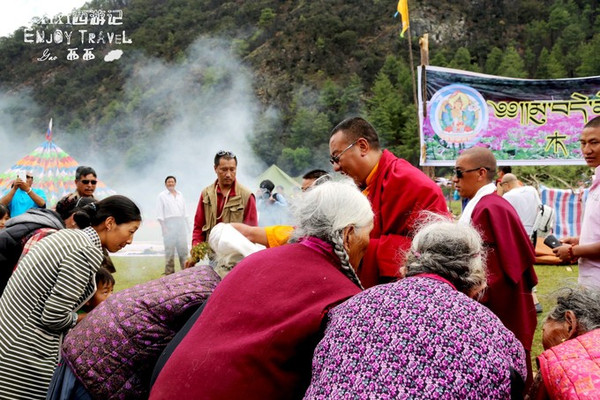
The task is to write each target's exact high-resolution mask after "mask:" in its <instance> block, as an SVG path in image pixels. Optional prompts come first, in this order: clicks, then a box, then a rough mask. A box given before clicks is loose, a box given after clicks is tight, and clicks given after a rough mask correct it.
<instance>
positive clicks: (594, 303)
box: [548, 287, 600, 333]
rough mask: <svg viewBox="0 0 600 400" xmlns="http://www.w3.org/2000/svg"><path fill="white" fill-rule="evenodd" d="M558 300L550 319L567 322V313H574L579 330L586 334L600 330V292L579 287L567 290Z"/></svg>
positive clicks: (563, 291)
mask: <svg viewBox="0 0 600 400" xmlns="http://www.w3.org/2000/svg"><path fill="white" fill-rule="evenodd" d="M561 293H562V294H561V295H559V296H558V297H557V299H556V307H555V308H554V310H552V311H551V312H550V314H548V318H550V319H553V320H555V321H558V322H563V321H564V320H565V313H566V312H567V311H572V312H573V314H575V317H576V318H577V329H578V331H579V332H582V333H585V332H589V331H591V330H594V329H597V328H600V291H599V290H598V289H592V288H586V287H579V288H576V289H573V288H565V289H562V290H561Z"/></svg>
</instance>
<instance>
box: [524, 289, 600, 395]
mask: <svg viewBox="0 0 600 400" xmlns="http://www.w3.org/2000/svg"><path fill="white" fill-rule="evenodd" d="M556 302H557V305H556V308H554V310H552V311H551V312H550V314H548V318H546V321H545V322H544V326H543V328H542V345H543V346H544V349H545V351H544V352H543V353H542V354H541V355H540V356H539V357H538V364H539V373H538V375H537V377H536V379H535V382H534V385H533V387H532V389H531V391H530V394H529V395H530V396H529V398H530V399H535V400H542V399H598V398H600V291H598V289H589V288H588V289H586V288H577V289H565V291H564V293H562V294H561V295H560V296H559V297H558V298H557V301H556Z"/></svg>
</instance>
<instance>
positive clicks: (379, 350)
mask: <svg viewBox="0 0 600 400" xmlns="http://www.w3.org/2000/svg"><path fill="white" fill-rule="evenodd" d="M483 264H484V263H483V260H482V258H481V239H480V237H479V235H478V233H477V232H476V231H475V230H474V229H473V228H471V227H469V226H463V225H457V224H456V223H454V222H451V221H447V220H445V221H437V222H434V223H430V224H428V225H425V227H424V228H422V229H421V230H420V231H419V232H418V233H417V235H416V236H415V238H414V240H413V242H412V246H411V249H410V252H409V254H407V262H406V278H405V279H403V280H401V281H398V282H395V283H390V284H386V285H379V286H376V287H373V288H370V289H369V290H366V291H364V292H362V293H360V294H358V295H357V296H355V297H353V298H351V299H350V300H348V301H346V302H345V303H343V304H341V305H339V306H337V307H335V308H334V309H333V310H331V311H330V313H329V321H328V325H327V329H326V331H325V335H324V338H323V339H322V340H321V342H320V343H319V345H318V346H317V348H316V350H315V354H314V359H313V376H312V381H311V385H310V387H309V389H308V391H307V393H306V396H305V398H306V399H341V398H344V399H366V398H372V399H442V398H443V399H462V398H464V399H509V398H511V394H512V395H516V397H518V396H521V398H522V394H521V393H518V392H519V391H520V390H522V388H523V386H524V383H523V382H524V379H525V377H526V366H525V352H524V350H523V346H522V345H521V343H520V342H519V341H518V340H517V339H516V338H515V336H514V334H513V333H512V332H510V331H509V330H508V329H506V328H505V327H504V325H503V324H502V322H500V320H499V319H498V318H497V317H496V316H495V315H494V314H493V313H492V312H491V311H489V310H488V309H487V308H486V307H484V306H483V305H481V304H479V303H478V302H476V301H475V300H473V299H472V298H473V297H477V296H478V295H479V294H480V293H481V291H482V290H483V289H484V288H485V286H486V275H485V270H484V265H483Z"/></svg>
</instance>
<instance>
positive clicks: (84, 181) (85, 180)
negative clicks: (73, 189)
mask: <svg viewBox="0 0 600 400" xmlns="http://www.w3.org/2000/svg"><path fill="white" fill-rule="evenodd" d="M81 183H83V184H84V185H89V184H90V183H91V184H92V185H95V184H96V183H98V181H95V180H89V179H82V180H81Z"/></svg>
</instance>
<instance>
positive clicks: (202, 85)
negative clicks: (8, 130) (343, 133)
mask: <svg viewBox="0 0 600 400" xmlns="http://www.w3.org/2000/svg"><path fill="white" fill-rule="evenodd" d="M409 4H410V8H411V16H410V20H411V33H412V38H413V40H412V42H413V50H414V57H415V62H416V63H418V62H419V49H418V38H419V37H420V36H421V35H423V34H424V33H429V35H430V63H431V64H432V65H438V66H448V67H453V68H460V69H466V70H472V71H480V72H484V73H490V74H498V75H504V76H512V77H526V78H565V77H576V76H589V75H599V74H600V19H599V18H598V10H599V7H600V6H599V4H598V1H597V0H571V1H566V0H455V1H445V0H438V1H436V2H426V1H420V0H419V1H409ZM395 7H396V3H395V2H394V1H391V0H390V1H388V0H386V1H382V0H367V1H364V0H361V1H359V0H346V1H341V0H328V1H306V0H300V1H289V0H285V1H275V0H253V1H241V0H238V1H223V0H167V1H165V0H95V1H92V2H90V3H88V5H87V7H85V8H91V9H106V10H114V9H122V10H123V26H119V27H114V26H113V27H109V28H108V31H111V32H113V33H119V32H122V31H123V30H125V31H126V33H127V36H128V37H129V38H130V40H131V44H129V45H128V47H127V48H128V50H127V51H126V52H125V53H124V55H123V58H122V59H121V60H119V62H103V61H102V60H100V59H96V60H92V61H89V62H87V63H84V62H70V61H68V60H65V59H58V60H56V61H53V62H54V64H53V66H52V68H48V64H47V63H41V62H35V60H36V58H37V57H39V56H40V54H41V51H42V50H43V48H44V44H40V45H31V44H30V43H25V42H24V36H23V31H22V30H19V31H16V32H15V34H14V35H13V36H11V37H8V38H2V39H0V85H1V87H2V89H3V90H4V91H8V92H9V93H13V94H18V93H30V95H31V96H32V97H33V99H34V100H35V101H36V103H37V104H38V105H39V107H38V108H36V109H34V110H27V112H24V111H25V110H22V109H15V110H9V111H10V112H13V113H15V114H20V115H22V116H25V118H28V119H29V120H30V121H31V122H34V123H35V124H37V125H38V126H43V125H44V124H45V123H46V122H47V120H48V118H49V117H50V116H52V117H54V118H55V119H56V120H58V121H61V122H62V127H63V129H64V130H65V131H68V132H73V134H77V135H81V134H83V133H82V132H84V133H85V135H87V136H86V140H88V141H89V142H90V143H92V144H93V145H94V146H106V147H107V148H108V147H115V146H118V147H120V148H122V149H129V151H127V152H126V153H125V154H126V158H127V159H126V162H127V163H128V164H129V165H132V166H136V165H142V164H144V163H147V162H149V161H150V160H152V159H153V157H154V154H153V152H157V151H160V148H158V147H156V146H152V145H150V144H151V143H153V140H156V139H157V136H158V135H160V133H161V130H162V128H163V127H165V126H167V125H169V124H170V123H171V122H172V119H173V118H176V115H177V112H176V111H175V110H174V109H173V108H171V107H170V106H169V102H166V103H164V104H163V105H162V106H161V107H160V108H154V107H149V106H148V105H147V104H145V103H144V99H145V96H147V93H148V91H152V90H157V89H156V88H155V87H154V83H155V82H153V81H152V79H150V78H148V80H147V81H144V80H139V79H138V80H137V81H136V82H137V83H136V84H134V85H133V86H132V84H131V83H126V82H128V79H129V78H130V77H131V76H132V75H133V74H135V73H136V69H138V67H139V65H138V64H136V60H138V59H139V58H140V57H146V58H151V59H155V60H160V62H161V63H162V65H170V66H177V65H186V63H189V62H190V60H191V58H190V57H191V55H190V54H191V53H190V51H189V46H190V45H191V44H192V43H193V42H194V41H195V40H197V39H198V38H204V39H206V40H208V39H211V40H212V39H218V41H217V42H209V43H216V44H215V46H220V47H223V48H225V49H226V51H228V52H229V53H230V55H231V57H235V58H237V59H239V60H240V63H241V65H242V66H243V68H245V69H246V70H247V71H248V74H249V75H250V76H251V87H252V92H253V95H254V97H255V99H256V100H257V104H259V107H258V108H257V109H256V110H255V114H256V115H255V117H256V121H257V122H256V123H255V124H254V125H253V130H254V135H253V138H254V139H253V149H254V151H255V153H256V155H257V156H258V157H260V158H261V159H263V160H264V161H265V162H266V163H267V164H270V163H277V164H278V165H279V166H280V167H282V168H283V169H285V170H286V171H287V172H288V173H290V174H292V175H297V174H299V173H301V172H303V171H304V170H306V169H307V168H309V167H311V166H313V165H322V164H323V163H324V162H326V161H325V160H326V155H327V151H326V150H325V149H326V146H327V140H328V135H327V133H328V131H329V130H330V129H331V128H332V127H333V126H334V125H335V124H336V123H337V122H339V121H340V120H341V119H343V118H344V117H345V116H348V115H350V114H355V113H362V114H364V115H366V116H367V117H368V118H369V119H370V120H371V121H372V122H373V123H374V124H375V125H376V128H377V129H378V131H379V132H380V134H381V136H382V138H383V141H384V144H385V145H386V146H387V147H389V148H391V149H392V150H393V151H394V152H395V153H396V154H398V155H399V156H402V157H406V158H408V159H410V160H411V161H413V162H416V160H417V154H418V136H417V132H416V129H417V123H416V112H415V106H414V104H413V95H412V86H411V73H410V68H409V62H408V60H409V57H408V45H407V38H400V37H399V24H400V21H399V18H396V19H395V18H393V14H394V12H395ZM66 11H68V10H66ZM33 28H35V27H33ZM38 28H43V29H46V31H49V32H50V31H52V28H53V27H52V26H39V27H38ZM104 46H108V47H110V46H111V45H110V44H101V45H97V46H96V47H97V48H102V47H104ZM46 47H48V46H47V45H46ZM234 78H235V73H233V72H231V71H222V69H221V68H218V67H215V68H213V69H210V68H198V70H197V71H195V72H194V75H193V80H194V82H193V85H192V86H190V87H192V88H193V90H195V91H198V93H197V94H198V95H200V94H201V93H200V92H202V91H206V92H207V93H211V91H213V92H215V93H217V92H218V90H219V88H220V86H219V85H221V84H223V83H224V82H226V81H227V82H229V81H231V80H232V79H234ZM126 85H127V86H126ZM136 85H137V86H136ZM130 115H136V117H137V120H138V121H141V122H139V123H136V124H135V125H132V124H127V123H125V124H124V123H122V122H121V121H122V120H123V118H124V117H127V116H130ZM207 120H208V119H207ZM212 123H218V121H216V122H215V121H212ZM141 143H146V146H145V147H144V145H143V144H141ZM140 146H142V147H143V149H141V150H140V149H139V148H140ZM136 149H137V150H136Z"/></svg>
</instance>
